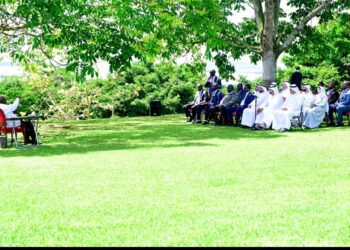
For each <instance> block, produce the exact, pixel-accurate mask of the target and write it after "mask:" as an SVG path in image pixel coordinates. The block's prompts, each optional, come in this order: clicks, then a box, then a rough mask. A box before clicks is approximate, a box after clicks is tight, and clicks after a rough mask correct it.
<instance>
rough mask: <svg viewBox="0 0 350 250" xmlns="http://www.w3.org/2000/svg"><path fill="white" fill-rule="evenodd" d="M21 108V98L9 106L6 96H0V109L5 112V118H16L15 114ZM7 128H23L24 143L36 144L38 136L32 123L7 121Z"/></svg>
mask: <svg viewBox="0 0 350 250" xmlns="http://www.w3.org/2000/svg"><path fill="white" fill-rule="evenodd" d="M18 106H19V98H18V97H17V98H16V100H15V101H14V102H13V103H12V104H7V100H6V98H5V97H4V96H0V109H1V110H2V111H3V112H4V115H5V118H6V119H10V118H16V117H17V115H16V114H15V113H14V112H15V111H16V110H17V108H18ZM6 127H7V128H17V127H22V128H23V132H22V133H23V139H24V143H25V144H27V143H32V144H36V143H37V140H36V134H35V131H34V127H33V124H32V123H31V122H30V121H20V120H15V121H7V122H6Z"/></svg>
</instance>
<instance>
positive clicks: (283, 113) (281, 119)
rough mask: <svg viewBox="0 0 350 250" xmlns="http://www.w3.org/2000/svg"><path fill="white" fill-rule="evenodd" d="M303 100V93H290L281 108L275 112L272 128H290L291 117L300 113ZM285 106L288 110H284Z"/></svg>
mask: <svg viewBox="0 0 350 250" xmlns="http://www.w3.org/2000/svg"><path fill="white" fill-rule="evenodd" d="M303 101H304V98H302V96H301V95H298V94H295V95H292V94H290V95H288V96H287V99H286V100H285V102H284V103H283V105H282V107H281V109H280V110H276V111H275V112H274V114H273V119H272V128H273V129H275V130H279V129H290V126H291V119H292V118H293V116H296V115H300V111H301V106H302V105H303ZM283 108H286V109H287V110H282V109H283Z"/></svg>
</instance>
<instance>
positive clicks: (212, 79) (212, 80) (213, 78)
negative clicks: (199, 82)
mask: <svg viewBox="0 0 350 250" xmlns="http://www.w3.org/2000/svg"><path fill="white" fill-rule="evenodd" d="M215 74H216V71H215V69H212V70H211V71H210V75H209V77H208V80H207V82H208V83H209V84H208V85H209V93H210V94H211V93H212V92H213V85H214V83H217V84H218V88H219V89H221V87H222V85H221V79H220V78H219V77H217V76H216V75H215Z"/></svg>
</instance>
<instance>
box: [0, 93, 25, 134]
mask: <svg viewBox="0 0 350 250" xmlns="http://www.w3.org/2000/svg"><path fill="white" fill-rule="evenodd" d="M18 105H19V99H18V98H16V100H15V101H14V103H12V104H9V105H7V104H0V109H2V111H4V114H5V117H6V119H9V118H15V117H17V115H16V114H15V113H14V112H15V111H16V109H17V108H18ZM6 126H7V127H8V128H15V127H19V126H21V121H8V122H7V124H6Z"/></svg>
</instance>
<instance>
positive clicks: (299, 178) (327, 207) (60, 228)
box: [0, 115, 350, 246]
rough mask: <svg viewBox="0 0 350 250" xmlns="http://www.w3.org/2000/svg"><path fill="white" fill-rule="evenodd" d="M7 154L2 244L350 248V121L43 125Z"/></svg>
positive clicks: (154, 120) (0, 181)
mask: <svg viewBox="0 0 350 250" xmlns="http://www.w3.org/2000/svg"><path fill="white" fill-rule="evenodd" d="M40 129H41V141H42V142H43V144H42V145H41V146H40V147H39V148H36V149H14V148H12V149H7V150H0V245H1V246H331V245H336V246H344V245H350V200H349V198H350V161H349V160H350V159H349V158H350V157H349V156H350V153H349V145H350V144H349V139H350V127H343V128H325V127H324V128H321V129H317V130H305V131H300V130H297V129H294V130H293V131H291V132H287V133H278V132H274V131H265V132H260V131H251V130H247V129H241V128H233V127H215V126H203V125H193V124H188V123H186V122H185V119H184V117H183V116H180V115H174V116H163V117H138V118H116V119H104V120H93V121H72V122H64V123H42V125H41V127H40Z"/></svg>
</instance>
